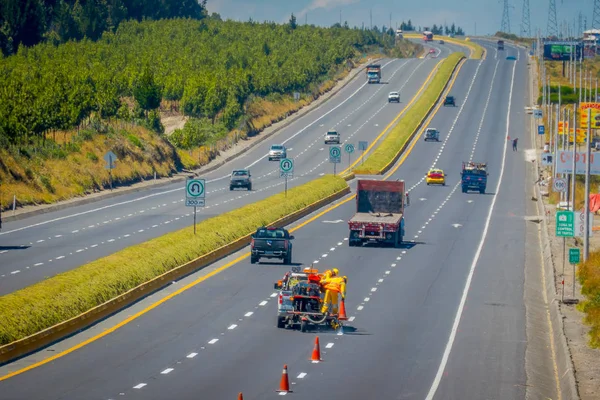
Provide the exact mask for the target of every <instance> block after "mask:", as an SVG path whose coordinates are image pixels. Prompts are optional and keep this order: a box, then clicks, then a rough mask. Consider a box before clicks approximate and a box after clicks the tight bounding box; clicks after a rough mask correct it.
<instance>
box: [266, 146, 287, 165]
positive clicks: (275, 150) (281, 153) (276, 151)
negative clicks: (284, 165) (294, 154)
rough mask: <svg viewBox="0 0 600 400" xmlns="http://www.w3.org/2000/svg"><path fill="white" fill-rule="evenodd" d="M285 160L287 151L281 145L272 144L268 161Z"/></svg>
mask: <svg viewBox="0 0 600 400" xmlns="http://www.w3.org/2000/svg"><path fill="white" fill-rule="evenodd" d="M284 158H287V150H286V149H285V146H284V145H282V144H274V145H272V146H271V149H270V150H269V161H273V160H281V159H284Z"/></svg>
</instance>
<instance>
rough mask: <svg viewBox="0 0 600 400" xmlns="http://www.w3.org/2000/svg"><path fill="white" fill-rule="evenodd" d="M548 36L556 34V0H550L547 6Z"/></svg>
mask: <svg viewBox="0 0 600 400" xmlns="http://www.w3.org/2000/svg"><path fill="white" fill-rule="evenodd" d="M546 31H547V32H546V33H547V34H548V37H551V36H558V23H557V22H556V0H550V6H549V8H548V27H547V28H546Z"/></svg>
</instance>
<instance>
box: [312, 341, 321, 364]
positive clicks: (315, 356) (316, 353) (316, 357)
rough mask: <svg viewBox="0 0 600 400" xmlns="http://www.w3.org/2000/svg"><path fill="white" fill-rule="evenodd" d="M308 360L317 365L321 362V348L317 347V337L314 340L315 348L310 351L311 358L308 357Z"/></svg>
mask: <svg viewBox="0 0 600 400" xmlns="http://www.w3.org/2000/svg"><path fill="white" fill-rule="evenodd" d="M310 360H311V361H312V362H313V363H318V362H319V361H322V360H321V346H319V337H318V336H317V337H316V338H315V347H314V348H313V351H312V356H311V357H310Z"/></svg>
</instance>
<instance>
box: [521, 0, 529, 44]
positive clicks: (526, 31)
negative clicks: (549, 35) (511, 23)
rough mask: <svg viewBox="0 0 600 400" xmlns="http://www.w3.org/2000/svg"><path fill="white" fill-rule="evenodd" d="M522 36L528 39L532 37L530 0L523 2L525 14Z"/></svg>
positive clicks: (522, 23)
mask: <svg viewBox="0 0 600 400" xmlns="http://www.w3.org/2000/svg"><path fill="white" fill-rule="evenodd" d="M521 36H522V37H528V38H529V37H531V20H530V12H529V0H523V13H522V14H521Z"/></svg>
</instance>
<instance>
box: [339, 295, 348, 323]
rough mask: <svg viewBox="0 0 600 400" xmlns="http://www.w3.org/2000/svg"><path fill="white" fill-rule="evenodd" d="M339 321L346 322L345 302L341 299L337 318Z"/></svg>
mask: <svg viewBox="0 0 600 400" xmlns="http://www.w3.org/2000/svg"><path fill="white" fill-rule="evenodd" d="M338 319H339V320H340V321H347V320H348V317H347V316H346V302H345V301H344V300H343V299H342V301H341V302H340V316H339V317H338Z"/></svg>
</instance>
